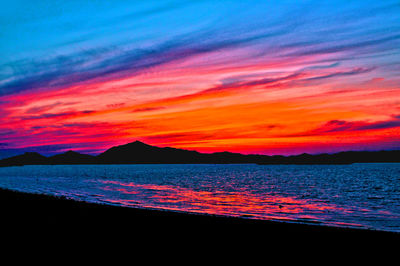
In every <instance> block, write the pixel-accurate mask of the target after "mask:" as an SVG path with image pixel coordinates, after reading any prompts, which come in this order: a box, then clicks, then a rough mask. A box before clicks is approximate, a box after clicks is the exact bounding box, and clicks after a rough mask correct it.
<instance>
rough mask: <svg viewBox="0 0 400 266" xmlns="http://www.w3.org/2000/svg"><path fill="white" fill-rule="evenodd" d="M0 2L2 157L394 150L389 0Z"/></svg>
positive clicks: (396, 84)
mask: <svg viewBox="0 0 400 266" xmlns="http://www.w3.org/2000/svg"><path fill="white" fill-rule="evenodd" d="M1 1H2V9H1V10H0V25H1V27H0V38H1V42H0V118H1V119H0V157H1V156H3V157H4V156H6V155H10V154H12V153H18V152H21V151H37V152H40V153H42V154H45V155H46V154H55V153H60V152H64V151H67V150H75V151H78V152H82V153H90V154H97V153H100V152H103V151H104V150H106V149H108V148H110V147H112V146H115V145H121V144H125V143H129V142H132V141H135V140H139V141H143V142H145V143H148V144H151V145H156V146H160V147H165V146H170V147H176V148H184V149H190V150H197V151H200V152H217V151H231V152H240V153H244V154H255V153H256V154H267V155H273V154H282V155H290V154H300V153H304V152H306V153H325V152H328V153H333V152H338V151H347V150H383V149H385V150H387V149H400V1H391V0H382V1H367V0H362V1H357V0H346V1H339V0H337V1H318V0H311V1H294V0H293V1H284V0H279V1H274V0H271V1H257V0H253V1H234V0H219V1H211V0H210V1H201V0H199V1H194V0H193V1H167V0H165V1H164V0H163V1H149V0H146V1H101V0H96V1H95V0H93V1H85V0H79V1H74V0H71V1H59V0H42V1H30V0H29V1H27V0H15V1H3V0H1Z"/></svg>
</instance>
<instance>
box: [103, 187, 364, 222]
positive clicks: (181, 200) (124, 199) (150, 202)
mask: <svg viewBox="0 0 400 266" xmlns="http://www.w3.org/2000/svg"><path fill="white" fill-rule="evenodd" d="M101 183H102V184H104V185H105V186H104V187H103V189H104V190H106V191H109V192H110V191H111V192H112V191H115V192H118V193H119V195H122V196H118V198H110V199H106V200H105V201H107V202H110V203H113V204H117V205H122V206H129V207H143V208H156V209H159V208H161V209H165V210H174V211H184V212H195V213H203V214H213V215H227V216H236V217H248V218H254V219H278V220H302V219H304V221H307V220H310V221H312V220H315V221H317V220H318V219H319V218H320V217H318V216H317V215H315V216H314V215H313V214H321V213H326V212H330V211H338V210H340V211H342V212H351V210H345V209H343V208H339V207H337V206H335V205H330V204H327V203H323V202H311V201H309V200H305V199H300V198H294V197H289V196H281V195H277V194H273V193H265V194H261V195H260V194H253V193H248V192H246V191H231V192H227V191H222V190H212V191H206V190H193V189H189V188H183V187H175V186H170V185H155V184H136V183H131V182H130V183H124V182H120V181H115V180H102V181H101ZM348 225H350V224H348ZM352 225H354V226H357V225H356V224H352Z"/></svg>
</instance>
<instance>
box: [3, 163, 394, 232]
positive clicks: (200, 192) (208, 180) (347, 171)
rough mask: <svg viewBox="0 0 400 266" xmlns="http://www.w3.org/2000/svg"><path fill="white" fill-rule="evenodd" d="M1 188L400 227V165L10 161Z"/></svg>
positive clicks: (327, 222)
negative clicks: (11, 164) (13, 163)
mask: <svg viewBox="0 0 400 266" xmlns="http://www.w3.org/2000/svg"><path fill="white" fill-rule="evenodd" d="M0 187H3V188H9V189H14V190H18V191H24V192H37V193H45V194H50V195H62V196H66V197H69V198H73V199H79V200H84V201H88V202H97V203H106V204H112V205H118V206H129V207H139V208H155V209H166V210H174V211H184V212H197V213H207V214H218V215H227V216H241V217H247V218H252V219H268V220H280V221H281V220H283V221H290V222H301V223H317V224H322V225H333V226H341V227H358V228H369V229H378V230H386V231H395V232H400V164H353V165H252V164H248V165H243V164H242V165H211V164H209V165H54V166H23V167H4V168H0Z"/></svg>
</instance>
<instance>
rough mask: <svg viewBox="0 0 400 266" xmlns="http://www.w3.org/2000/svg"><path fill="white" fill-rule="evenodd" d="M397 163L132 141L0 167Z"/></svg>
mask: <svg viewBox="0 0 400 266" xmlns="http://www.w3.org/2000/svg"><path fill="white" fill-rule="evenodd" d="M374 162H375V163H376V162H400V151H399V150H394V151H369V152H368V151H349V152H339V153H335V154H317V155H310V154H300V155H293V156H280V155H275V156H268V155H254V154H253V155H244V154H240V153H231V152H216V153H200V152H197V151H189V150H183V149H176V148H170V147H165V148H160V147H155V146H151V145H147V144H145V143H143V142H140V141H135V142H132V143H128V144H125V145H120V146H115V147H112V148H110V149H108V150H106V151H105V152H103V153H101V154H99V155H97V156H92V155H86V154H80V153H77V152H74V151H68V152H66V153H62V154H57V155H54V156H50V157H46V156H43V155H40V154H39V153H35V152H27V153H25V154H22V155H18V156H14V157H10V158H6V159H3V160H0V166H17V165H53V164H143V163H153V164H174V163H175V164H198V163H200V164H201V163H209V164H228V163H257V164H352V163H374Z"/></svg>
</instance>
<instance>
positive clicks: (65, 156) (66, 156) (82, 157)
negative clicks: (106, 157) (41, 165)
mask: <svg viewBox="0 0 400 266" xmlns="http://www.w3.org/2000/svg"><path fill="white" fill-rule="evenodd" d="M95 159H96V157H95V156H92V155H87V154H81V153H78V152H74V151H67V152H65V153H61V154H57V155H54V156H51V157H48V163H50V164H91V163H95V162H96V161H95Z"/></svg>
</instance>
